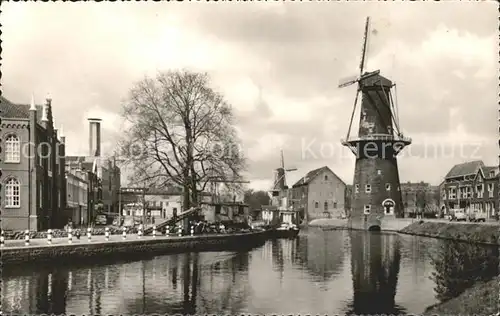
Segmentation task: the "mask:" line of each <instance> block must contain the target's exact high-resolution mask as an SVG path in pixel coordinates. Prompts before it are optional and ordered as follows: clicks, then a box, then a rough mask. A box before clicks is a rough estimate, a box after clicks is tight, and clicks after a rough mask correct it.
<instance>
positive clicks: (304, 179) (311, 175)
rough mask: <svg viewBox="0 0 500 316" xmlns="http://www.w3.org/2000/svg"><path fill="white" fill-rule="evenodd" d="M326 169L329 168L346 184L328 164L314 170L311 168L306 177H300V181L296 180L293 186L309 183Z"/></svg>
mask: <svg viewBox="0 0 500 316" xmlns="http://www.w3.org/2000/svg"><path fill="white" fill-rule="evenodd" d="M325 170H329V171H330V172H331V173H333V175H334V176H335V177H337V179H339V180H340V181H341V182H342V183H344V184H345V182H344V181H342V179H340V178H339V177H338V176H337V175H336V174H335V172H333V171H332V170H331V169H330V168H328V167H327V166H323V167H321V168H318V169H314V170H311V171H309V172H308V173H307V174H306V175H305V176H304V177H302V178H300V179H299V181H297V182H295V184H294V185H293V187H294V188H295V187H298V186H302V185H307V184H309V183H310V182H311V181H312V180H313V179H314V178H316V177H317V176H318V175H319V174H321V173H322V172H323V171H325Z"/></svg>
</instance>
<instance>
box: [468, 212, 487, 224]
mask: <svg viewBox="0 0 500 316" xmlns="http://www.w3.org/2000/svg"><path fill="white" fill-rule="evenodd" d="M469 221H471V222H486V213H485V212H474V213H472V214H470V216H469Z"/></svg>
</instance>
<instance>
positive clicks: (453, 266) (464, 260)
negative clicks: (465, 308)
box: [431, 240, 499, 301]
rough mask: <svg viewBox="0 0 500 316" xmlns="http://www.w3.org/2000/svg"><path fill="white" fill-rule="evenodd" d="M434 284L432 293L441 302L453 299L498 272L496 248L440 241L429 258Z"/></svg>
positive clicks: (497, 252)
mask: <svg viewBox="0 0 500 316" xmlns="http://www.w3.org/2000/svg"><path fill="white" fill-rule="evenodd" d="M431 258H432V259H431V262H432V265H433V266H434V269H435V271H434V272H433V273H432V279H433V280H434V282H436V286H435V288H434V291H435V293H436V297H437V298H438V299H439V300H440V301H446V300H449V299H450V298H453V297H456V296H457V295H459V294H461V293H462V292H463V291H465V290H466V289H467V288H469V287H471V286H472V285H473V284H474V283H475V282H477V281H488V280H491V279H492V278H493V277H495V276H497V275H498V274H499V273H498V272H499V271H498V270H499V269H498V263H499V248H498V247H496V246H490V247H488V246H484V247H476V246H473V245H470V244H466V243H462V242H453V241H442V240H441V241H439V243H438V246H437V247H436V249H435V251H434V252H433V254H432V256H431Z"/></svg>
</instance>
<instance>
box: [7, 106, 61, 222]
mask: <svg viewBox="0 0 500 316" xmlns="http://www.w3.org/2000/svg"><path fill="white" fill-rule="evenodd" d="M0 115H1V118H2V120H1V121H2V125H1V127H2V137H1V141H2V146H1V147H2V152H1V154H0V155H1V156H0V157H1V158H0V160H1V164H0V168H1V170H2V176H1V178H0V181H1V182H2V186H3V190H2V195H3V196H2V205H1V208H2V213H1V219H2V224H1V225H2V229H3V230H25V229H28V230H30V231H39V230H44V229H48V228H58V227H62V226H64V224H66V222H67V218H65V216H64V214H63V212H62V210H63V209H64V207H65V206H66V182H65V181H66V179H65V176H64V165H65V157H64V155H65V144H64V143H65V137H64V136H63V134H62V128H61V130H59V131H58V130H57V129H56V127H55V123H54V117H53V116H52V99H51V98H47V99H46V100H45V103H44V104H43V105H37V104H35V101H34V98H32V100H31V104H17V103H14V102H11V101H9V100H7V99H6V98H4V97H0Z"/></svg>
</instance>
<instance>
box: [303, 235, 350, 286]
mask: <svg viewBox="0 0 500 316" xmlns="http://www.w3.org/2000/svg"><path fill="white" fill-rule="evenodd" d="M346 236H347V232H346V231H339V232H336V233H335V234H332V232H328V231H318V232H315V233H311V234H309V235H307V237H302V238H299V239H298V240H297V248H298V257H299V260H298V263H299V264H301V265H302V266H303V267H304V268H305V269H306V270H307V272H308V273H309V275H310V276H311V277H312V279H314V280H316V281H321V282H326V281H328V280H329V279H330V278H332V277H333V276H335V275H338V274H339V272H340V269H341V268H342V265H343V264H344V257H345V254H344V248H345V247H344V239H345V237H346Z"/></svg>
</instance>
